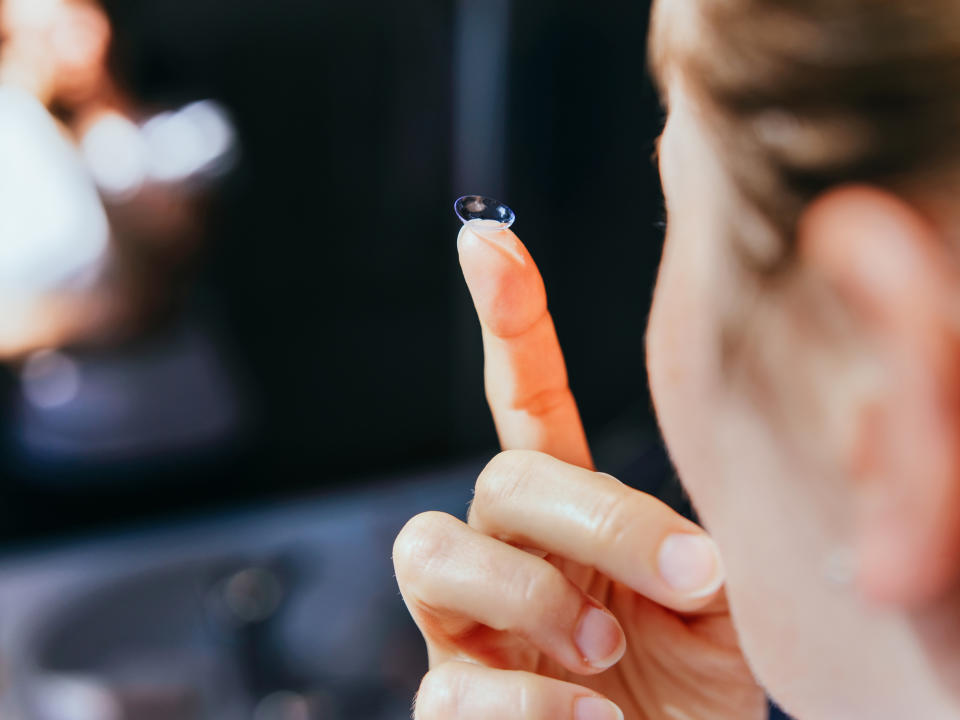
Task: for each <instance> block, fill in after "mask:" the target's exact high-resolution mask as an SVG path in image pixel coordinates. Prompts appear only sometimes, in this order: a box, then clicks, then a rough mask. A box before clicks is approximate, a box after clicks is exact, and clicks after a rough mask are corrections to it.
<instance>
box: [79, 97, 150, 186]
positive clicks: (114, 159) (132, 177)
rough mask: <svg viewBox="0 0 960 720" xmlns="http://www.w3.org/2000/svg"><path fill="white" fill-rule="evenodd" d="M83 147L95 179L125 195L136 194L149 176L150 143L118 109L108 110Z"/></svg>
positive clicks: (83, 141) (92, 128) (94, 126)
mask: <svg viewBox="0 0 960 720" xmlns="http://www.w3.org/2000/svg"><path fill="white" fill-rule="evenodd" d="M80 147H81V149H82V151H83V157H84V160H86V162H87V167H88V168H89V169H90V174H91V175H93V179H94V182H96V183H97V186H98V187H99V188H100V189H101V190H102V191H103V192H104V194H106V195H109V196H111V197H114V198H118V199H122V198H125V197H130V196H131V195H134V194H136V192H137V191H138V190H139V189H140V187H141V186H142V185H143V181H144V179H146V176H147V157H146V155H147V153H146V150H147V149H146V145H145V144H144V141H143V138H142V137H141V135H140V129H139V128H138V127H137V126H136V125H135V124H134V123H133V122H131V121H130V120H128V119H127V118H125V117H123V116H122V115H120V114H118V113H107V114H105V115H104V116H103V117H102V118H100V119H99V120H98V121H97V122H96V123H94V125H93V126H92V127H91V128H90V129H89V130H88V131H87V132H86V134H85V135H84V136H83V140H82V141H81V144H80Z"/></svg>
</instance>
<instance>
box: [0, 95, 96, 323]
mask: <svg viewBox="0 0 960 720" xmlns="http://www.w3.org/2000/svg"><path fill="white" fill-rule="evenodd" d="M0 158H2V162H0V239H2V242H0V297H2V296H4V295H7V296H10V295H14V294H16V295H24V294H27V295H29V294H36V293H40V292H42V291H44V290H47V289H50V288H52V287H55V286H57V285H60V284H62V283H64V282H66V281H68V280H71V279H76V276H77V275H78V274H79V273H81V272H82V271H84V270H89V269H90V268H91V266H93V265H94V264H96V262H97V261H98V260H99V259H100V258H101V257H102V256H103V255H104V254H105V252H106V248H107V240H108V237H109V226H108V224H107V218H106V213H105V212H104V209H103V205H102V203H101V202H100V197H99V196H98V195H97V190H96V188H95V187H94V185H93V182H92V181H91V179H90V176H89V174H88V172H87V171H86V169H85V168H84V166H83V163H82V162H81V161H80V157H79V156H78V154H77V153H76V151H75V150H74V149H73V148H72V147H71V146H70V144H69V143H68V142H67V140H66V139H65V138H64V137H63V135H62V134H61V133H60V131H59V129H58V128H57V125H56V123H55V122H54V120H53V118H52V117H50V114H49V113H48V112H47V111H46V109H45V108H44V107H43V105H41V104H40V103H39V102H38V101H37V100H36V99H35V98H34V97H33V96H32V95H30V94H28V93H26V92H24V91H22V90H19V89H16V88H13V87H7V86H4V87H0ZM2 310H3V308H2V306H0V313H2ZM0 321H2V317H0Z"/></svg>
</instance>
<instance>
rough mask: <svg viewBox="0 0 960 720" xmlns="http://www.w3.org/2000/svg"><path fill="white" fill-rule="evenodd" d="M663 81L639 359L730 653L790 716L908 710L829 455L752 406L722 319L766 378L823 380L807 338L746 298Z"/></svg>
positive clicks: (839, 475)
mask: <svg viewBox="0 0 960 720" xmlns="http://www.w3.org/2000/svg"><path fill="white" fill-rule="evenodd" d="M668 91H669V106H670V112H669V117H668V121H667V124H666V128H665V131H664V134H663V137H662V138H661V141H660V151H659V157H660V171H661V177H662V183H663V190H664V196H665V199H666V206H667V215H668V229H667V237H666V242H665V246H664V253H663V259H662V264H661V267H660V272H659V277H658V281H657V287H656V291H655V295H654V302H653V309H652V312H651V316H650V323H649V328H648V334H647V354H648V358H647V361H648V372H649V378H650V385H651V390H652V393H653V397H654V401H655V405H656V409H657V414H658V418H659V422H660V425H661V428H662V431H663V434H664V438H665V440H666V443H667V446H668V448H669V450H670V453H671V457H672V458H673V461H674V463H675V465H676V467H677V470H678V472H679V475H680V477H681V480H682V481H683V483H684V485H685V487H686V489H687V490H688V492H689V494H690V496H691V498H692V500H693V502H694V505H695V507H696V509H697V511H698V513H699V515H700V518H701V520H702V521H703V523H704V525H705V526H706V528H707V529H708V530H709V531H710V532H711V533H712V534H713V536H714V537H715V539H716V540H717V542H718V544H719V546H720V548H721V551H722V554H723V557H724V561H725V563H726V566H727V576H728V583H727V593H728V597H729V600H730V605H731V611H732V613H733V618H734V621H735V623H736V625H737V628H738V631H739V633H740V636H741V642H742V644H743V647H744V650H745V653H746V655H747V658H748V660H749V662H750V663H751V666H752V668H753V670H754V672H755V673H756V674H757V677H758V679H759V680H760V681H761V682H762V683H763V684H764V685H765V686H766V687H767V689H768V691H769V692H770V693H771V695H772V696H773V697H774V698H775V699H777V700H778V701H779V702H780V703H781V704H782V705H783V706H784V707H785V709H786V710H787V711H788V712H791V713H793V714H796V715H798V716H800V717H803V718H815V717H828V718H839V717H873V718H885V717H891V718H892V717H910V716H911V709H912V708H915V707H916V706H917V705H916V704H917V703H919V702H920V699H921V698H922V697H923V696H924V694H925V693H931V692H934V691H933V690H932V688H930V687H929V685H927V684H926V680H924V679H923V678H922V677H921V674H920V673H918V674H917V677H915V678H914V677H910V673H911V671H910V670H909V669H906V670H905V669H904V668H910V667H920V666H922V663H921V662H919V657H918V656H917V651H916V649H915V647H914V644H913V642H912V640H911V637H910V634H909V632H908V631H907V628H906V627H905V626H904V624H903V623H902V621H901V620H900V618H899V617H897V616H895V615H893V614H892V613H890V614H887V613H884V612H883V611H880V610H877V609H872V608H871V607H869V606H868V605H867V604H866V603H864V602H862V601H861V600H860V598H859V597H858V595H857V593H856V591H855V589H854V587H853V585H852V584H851V583H850V582H848V580H849V577H848V572H847V571H848V569H849V568H848V567H847V562H846V558H847V557H848V553H847V548H848V547H849V537H848V534H847V533H848V528H849V521H848V518H849V517H850V512H849V510H850V508H849V506H848V499H847V496H846V489H847V483H848V478H847V477H845V475H844V473H843V471H842V469H841V468H842V467H843V465H842V463H839V462H833V459H832V458H831V453H830V449H829V447H826V443H824V442H822V439H823V435H822V434H821V433H819V432H817V431H816V430H812V431H811V432H810V434H809V435H806V436H802V437H801V436H798V434H797V428H798V427H802V424H800V425H797V424H796V423H791V424H789V425H788V424H786V423H783V422H780V421H778V420H776V418H777V417H782V414H778V413H768V412H765V411H763V410H761V406H762V403H758V402H756V398H755V396H754V395H753V394H751V393H749V392H747V391H746V390H747V388H748V387H749V386H750V384H751V383H759V382H760V378H753V377H750V371H748V370H747V369H746V368H750V367H753V366H752V365H750V363H749V362H748V361H747V358H741V357H738V356H737V354H736V353H733V354H732V355H731V351H730V349H729V347H725V344H724V343H723V341H722V338H723V337H724V335H723V333H722V332H721V328H722V323H730V322H734V323H738V326H737V327H736V328H735V329H736V331H737V333H738V335H739V336H743V337H744V338H747V339H748V340H749V342H747V343H746V346H747V347H749V348H757V347H764V346H765V345H766V346H768V347H767V348H766V349H768V350H771V351H772V352H771V353H770V354H771V356H773V357H779V358H781V360H782V362H781V363H780V365H781V366H780V367H778V368H776V372H773V373H771V374H769V375H766V376H765V379H764V382H766V383H767V384H768V385H769V383H770V382H775V383H781V384H782V383H792V384H794V385H797V386H800V389H801V391H802V392H809V393H815V394H820V393H828V392H829V388H824V387H815V386H813V385H811V386H809V387H808V386H806V383H807V382H808V378H809V377H812V375H807V374H805V373H804V370H803V368H804V364H805V361H806V360H807V358H806V357H805V355H806V349H805V348H804V347H802V346H799V345H798V346H797V347H790V346H788V345H784V343H787V342H788V341H787V340H785V339H784V338H787V337H788V336H789V333H787V334H784V333H782V332H779V331H778V330H777V329H776V328H777V324H778V323H779V326H780V327H782V326H783V324H784V323H786V324H789V323H790V322H791V318H795V317H796V315H797V312H799V311H797V312H795V311H794V310H792V309H791V303H790V301H789V298H787V297H785V296H782V295H777V294H772V295H771V294H766V295H764V296H763V297H762V298H761V297H760V296H759V295H758V296H757V297H750V296H749V293H750V291H748V290H747V289H746V288H747V287H749V283H741V282H738V281H737V280H736V278H737V276H738V273H742V272H743V270H742V269H738V264H737V261H736V258H735V256H734V250H733V247H732V243H731V241H730V239H729V237H730V234H731V232H730V231H731V230H733V231H735V230H736V228H737V227H738V223H740V222H744V219H743V218H745V217H747V216H746V215H745V214H744V213H743V212H742V211H741V210H740V209H738V208H741V207H742V205H740V204H739V203H738V201H737V200H736V199H735V198H734V195H733V191H732V187H731V183H730V182H729V179H728V177H727V176H726V174H725V172H724V170H723V168H722V166H721V163H720V161H719V160H718V157H719V156H718V154H717V153H716V151H715V146H714V143H713V138H712V136H711V135H710V130H709V125H708V123H707V122H706V121H705V119H704V117H703V116H702V115H701V114H700V112H699V110H698V108H697V106H696V104H695V102H694V100H693V98H692V97H691V96H690V95H689V94H688V93H687V92H686V90H685V88H684V86H683V83H682V79H681V78H680V77H679V76H677V77H675V78H674V79H673V81H672V82H670V83H668ZM723 318H728V319H723ZM729 318H733V320H730V319H729ZM738 318H739V319H738ZM778 343H780V344H781V345H784V346H783V347H779V348H777V347H772V348H771V347H769V346H771V345H776V344H778ZM751 351H752V350H747V351H746V352H751ZM794 370H795V372H794ZM767 389H769V388H767ZM768 394H770V395H771V396H774V397H775V396H777V393H776V392H775V391H774V392H770V393H768ZM892 658H893V659H894V660H891V659H892ZM911 660H917V662H911Z"/></svg>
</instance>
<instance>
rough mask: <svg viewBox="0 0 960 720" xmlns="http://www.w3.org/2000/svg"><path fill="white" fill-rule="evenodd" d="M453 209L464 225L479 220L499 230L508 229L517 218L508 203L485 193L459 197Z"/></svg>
mask: <svg viewBox="0 0 960 720" xmlns="http://www.w3.org/2000/svg"><path fill="white" fill-rule="evenodd" d="M453 209H454V212H456V213H457V217H458V218H460V221H461V222H462V223H463V224H464V225H466V224H467V223H470V222H477V223H483V224H484V225H485V226H487V227H490V228H494V229H497V230H506V229H507V228H508V227H510V226H511V225H513V221H514V220H516V219H517V216H516V215H515V214H514V212H513V210H511V209H510V208H509V207H508V206H507V205H506V204H504V203H502V202H500V201H499V200H495V199H494V198H491V197H485V196H483V195H464V196H463V197H461V198H457V201H456V202H455V203H454V204H453Z"/></svg>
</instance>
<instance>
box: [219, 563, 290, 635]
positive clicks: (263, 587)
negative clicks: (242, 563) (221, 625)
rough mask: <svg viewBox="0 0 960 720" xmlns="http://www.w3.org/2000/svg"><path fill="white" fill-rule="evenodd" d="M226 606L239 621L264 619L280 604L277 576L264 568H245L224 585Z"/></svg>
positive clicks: (280, 589)
mask: <svg viewBox="0 0 960 720" xmlns="http://www.w3.org/2000/svg"><path fill="white" fill-rule="evenodd" d="M224 594H225V599H226V603H227V607H228V608H230V612H232V613H233V615H234V616H235V617H236V619H238V620H240V621H241V622H245V623H251V622H259V621H261V620H266V619H267V618H268V617H270V616H271V615H273V613H274V612H275V611H276V609H277V607H278V606H279V605H280V599H281V597H282V595H283V589H282V588H281V586H280V581H279V580H278V579H277V576H276V575H274V574H273V573H272V572H270V571H269V570H267V569H265V568H247V569H246V570H241V571H240V572H238V573H236V574H235V575H233V576H232V577H231V578H230V579H229V580H227V583H226V585H225V587H224Z"/></svg>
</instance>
